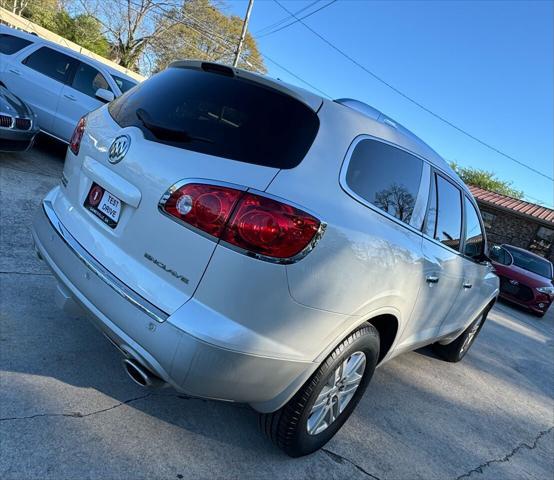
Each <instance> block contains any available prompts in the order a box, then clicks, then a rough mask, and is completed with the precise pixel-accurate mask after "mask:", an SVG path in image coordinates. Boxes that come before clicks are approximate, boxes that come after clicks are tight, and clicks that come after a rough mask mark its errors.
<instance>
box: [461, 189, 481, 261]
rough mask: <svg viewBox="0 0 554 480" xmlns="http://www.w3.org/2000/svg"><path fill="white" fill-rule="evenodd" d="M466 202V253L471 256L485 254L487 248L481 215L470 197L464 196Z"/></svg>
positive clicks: (475, 256)
mask: <svg viewBox="0 0 554 480" xmlns="http://www.w3.org/2000/svg"><path fill="white" fill-rule="evenodd" d="M464 204H465V207H464V208H465V223H466V232H465V246H464V253H465V254H466V255H468V256H470V257H473V258H477V257H479V256H481V255H482V254H483V252H484V249H485V239H484V236H483V230H482V229H481V223H480V222H479V215H478V214H477V211H476V210H475V207H474V206H473V203H471V201H470V200H469V198H467V197H464Z"/></svg>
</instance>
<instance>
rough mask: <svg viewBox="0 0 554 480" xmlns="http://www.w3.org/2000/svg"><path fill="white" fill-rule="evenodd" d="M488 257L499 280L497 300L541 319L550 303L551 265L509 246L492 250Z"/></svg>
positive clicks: (552, 289) (553, 295) (553, 298)
mask: <svg viewBox="0 0 554 480" xmlns="http://www.w3.org/2000/svg"><path fill="white" fill-rule="evenodd" d="M489 256H490V258H491V260H492V264H493V266H494V268H495V270H496V274H497V275H498V277H499V278H500V297H501V298H505V299H506V300H509V301H510V302H513V303H517V304H518V305H521V306H522V307H526V308H528V309H529V310H531V311H532V312H533V313H535V314H536V315H538V316H539V317H542V316H543V315H544V314H545V313H546V311H547V310H548V307H550V304H551V303H552V301H554V284H553V283H552V279H553V277H554V271H553V267H552V263H551V262H549V261H548V260H546V258H543V257H541V256H539V255H535V254H534V253H531V252H529V251H527V250H524V249H523V248H518V247H514V246H512V245H502V246H494V247H492V248H491V250H490V253H489Z"/></svg>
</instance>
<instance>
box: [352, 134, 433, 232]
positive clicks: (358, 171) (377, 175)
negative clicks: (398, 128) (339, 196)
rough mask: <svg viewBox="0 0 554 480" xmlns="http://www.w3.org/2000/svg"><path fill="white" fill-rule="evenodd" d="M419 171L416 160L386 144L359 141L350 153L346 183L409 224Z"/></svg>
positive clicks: (354, 190) (421, 168)
mask: <svg viewBox="0 0 554 480" xmlns="http://www.w3.org/2000/svg"><path fill="white" fill-rule="evenodd" d="M422 170H423V162H422V161H421V160H420V159H419V158H417V157H414V156H413V155H410V154H409V153H406V152H404V151H403V150H400V149H398V148H395V147H393V146H391V145H387V144H386V143H382V142H377V141H375V140H362V141H361V142H359V143H358V144H357V145H356V147H355V148H354V151H353V152H352V157H351V159H350V163H349V164H348V171H347V172H346V183H347V184H348V186H349V187H350V188H351V189H352V191H353V192H354V193H356V194H357V195H359V196H360V197H362V198H363V199H365V200H367V201H368V202H370V203H372V204H373V205H375V206H376V207H378V208H380V209H381V210H384V211H385V212H387V213H388V214H389V215H392V216H394V217H396V218H398V219H399V220H402V221H403V222H406V223H408V222H409V221H410V218H411V216H412V213H413V211H414V205H415V201H416V198H417V192H418V190H419V184H420V181H421V173H422Z"/></svg>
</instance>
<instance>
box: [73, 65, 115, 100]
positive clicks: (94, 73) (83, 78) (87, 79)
mask: <svg viewBox="0 0 554 480" xmlns="http://www.w3.org/2000/svg"><path fill="white" fill-rule="evenodd" d="M71 86H72V87H73V88H74V89H75V90H79V92H82V93H84V94H85V95H88V96H89V97H93V98H95V94H96V90H98V89H99V88H105V89H106V90H110V91H111V88H110V86H109V85H108V82H107V81H106V79H105V78H104V75H102V74H101V73H100V72H99V71H98V70H96V68H93V67H91V66H90V65H87V64H86V63H81V64H80V65H79V66H78V67H77V71H76V72H75V76H74V77H73V82H72V83H71Z"/></svg>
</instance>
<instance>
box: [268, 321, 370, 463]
mask: <svg viewBox="0 0 554 480" xmlns="http://www.w3.org/2000/svg"><path fill="white" fill-rule="evenodd" d="M378 358H379V333H378V332H377V330H376V329H375V327H374V326H373V325H369V324H365V325H364V326H362V327H360V328H359V329H358V330H356V331H354V332H353V333H351V334H350V335H349V336H348V337H347V338H346V339H345V340H343V341H342V342H341V344H340V345H338V346H337V347H336V348H335V350H334V351H333V352H332V353H331V354H330V355H329V356H328V357H327V359H326V360H325V361H324V362H323V363H322V364H321V365H320V366H319V368H318V369H317V371H316V372H315V373H314V374H313V375H312V376H311V377H310V379H309V380H308V381H307V382H306V383H305V384H304V385H303V386H302V388H300V390H299V391H298V392H297V393H296V394H295V395H294V397H292V399H291V400H289V401H288V403H286V404H285V405H284V406H283V407H282V408H281V409H279V410H277V411H276V412H273V413H267V414H260V417H259V424H260V428H261V430H262V431H263V432H264V433H265V434H266V435H267V436H268V437H269V438H270V440H271V441H272V442H273V443H274V444H275V445H277V446H278V447H279V448H281V449H282V450H284V451H285V453H286V454H287V455H290V456H291V457H300V456H303V455H307V454H309V453H312V452H315V451H316V450H318V449H319V448H321V447H322V446H323V445H325V444H326V443H327V442H328V441H329V440H330V439H331V438H332V437H333V435H335V433H336V432H337V431H338V430H339V429H340V427H341V426H342V425H343V424H344V422H345V421H346V420H347V419H348V417H349V416H350V414H351V413H352V411H353V410H354V408H355V407H356V405H357V404H358V402H359V400H360V398H361V397H362V395H363V394H364V392H365V389H366V388H367V385H368V384H369V381H370V380H371V377H372V376H373V372H374V371H375V366H376V365H377V359H378ZM364 359H365V367H363V365H362V362H364ZM362 367H363V370H362ZM337 372H338V373H337ZM349 372H350V374H349ZM359 372H363V373H359ZM350 375H353V376H352V377H351V376H350ZM360 375H361V379H356V380H352V379H354V378H358V377H359V376H360ZM348 378H351V380H348ZM354 383H356V384H357V385H358V386H357V388H354ZM335 385H336V386H335ZM341 389H342V390H341ZM339 392H341V393H339ZM351 392H353V395H352V396H349V395H350V394H351ZM341 395H342V397H341ZM347 398H348V399H347ZM325 399H326V400H325ZM316 400H317V401H318V403H317V405H316ZM318 405H322V406H321V407H318ZM343 405H344V406H343ZM318 408H319V409H318ZM335 409H336V410H335ZM323 411H325V412H327V413H325V418H327V421H323V422H321V423H320V424H319V423H318V422H316V421H315V419H314V415H317V418H322V419H323V414H322V413H321V412H323ZM335 414H336V416H335ZM308 419H310V423H308ZM327 423H328V425H327ZM316 424H319V427H315V425H316ZM325 425H327V426H325ZM310 432H311V433H310Z"/></svg>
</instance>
